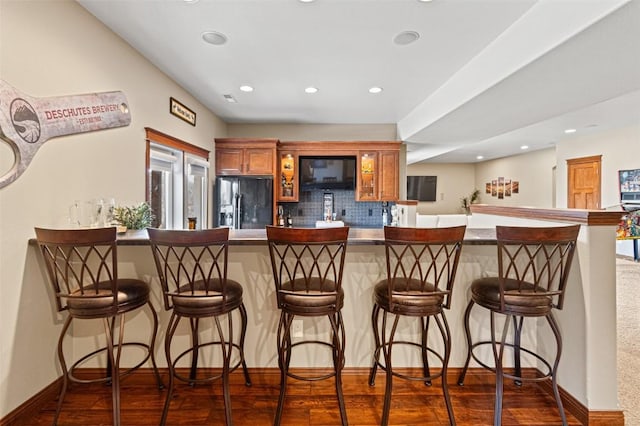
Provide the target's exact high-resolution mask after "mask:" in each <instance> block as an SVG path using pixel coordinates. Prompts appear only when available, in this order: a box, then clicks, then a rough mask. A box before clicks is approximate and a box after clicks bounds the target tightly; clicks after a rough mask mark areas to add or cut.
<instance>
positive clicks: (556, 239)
mask: <svg viewBox="0 0 640 426" xmlns="http://www.w3.org/2000/svg"><path fill="white" fill-rule="evenodd" d="M579 231H580V225H573V226H563V227H544V228H543V227H540V228H526V227H507V226H497V227H496V237H497V244H498V276H497V277H487V278H479V279H476V280H474V281H473V282H472V284H471V300H470V301H469V304H468V305H467V309H466V311H465V314H464V329H465V333H466V337H467V359H466V362H465V365H464V368H463V370H462V372H461V373H460V377H459V378H458V384H459V385H462V384H463V383H464V378H465V375H466V372H467V368H468V367H469V362H470V360H471V357H473V359H475V360H476V361H477V362H478V363H479V364H480V365H481V366H482V367H484V368H487V369H489V370H491V371H494V372H495V373H496V399H495V407H494V420H493V423H494V425H500V424H501V423H502V393H503V382H504V378H505V377H506V378H510V379H513V380H514V381H515V383H516V385H522V381H524V380H528V381H541V380H548V379H549V378H550V379H551V383H552V386H553V393H554V396H555V399H556V403H557V405H558V410H559V411H560V416H561V417H562V424H563V425H566V424H567V418H566V415H565V412H564V409H563V407H562V400H561V399H560V393H559V392H558V383H557V372H558V364H559V362H560V355H561V354H562V336H561V334H560V328H559V327H558V323H557V321H556V319H555V316H554V314H553V310H554V309H558V310H560V309H562V306H563V302H564V293H565V286H566V284H567V278H568V276H569V270H570V268H571V262H572V259H573V254H574V251H575V248H576V239H577V237H578V232H579ZM475 304H478V305H480V306H482V307H483V308H486V309H488V310H489V311H490V312H491V340H490V341H481V342H476V343H473V342H472V340H471V333H470V331H469V317H470V314H471V308H473V306H474V305H475ZM495 314H502V315H505V322H504V327H503V330H502V335H501V337H500V340H498V339H496V331H495V330H496V327H495V322H496V320H495ZM541 317H544V318H546V320H547V322H548V324H549V326H550V327H551V330H552V331H553V335H554V336H555V340H556V345H557V350H556V356H555V359H554V360H553V361H551V362H549V361H547V360H545V359H544V358H543V357H542V356H541V355H540V354H538V353H536V352H535V351H534V350H533V349H530V348H525V347H522V346H521V335H522V326H523V322H524V318H541ZM511 322H513V325H514V336H513V342H507V334H508V330H509V324H510V323H511ZM485 344H491V345H492V348H493V357H494V361H495V367H491V366H489V365H487V364H485V363H483V362H482V361H480V360H479V359H478V357H477V356H476V354H474V349H475V348H477V347H478V346H479V345H485ZM505 347H509V348H512V349H513V355H514V368H513V374H511V373H509V372H507V371H505V368H504V366H503V359H504V349H505ZM522 353H526V354H529V355H530V356H532V357H533V358H535V359H536V360H537V361H540V362H541V363H542V364H543V365H544V366H545V368H546V369H547V371H546V372H542V373H543V376H542V377H540V376H536V377H523V374H522V368H521V355H522ZM551 363H552V364H551ZM509 371H511V370H509Z"/></svg>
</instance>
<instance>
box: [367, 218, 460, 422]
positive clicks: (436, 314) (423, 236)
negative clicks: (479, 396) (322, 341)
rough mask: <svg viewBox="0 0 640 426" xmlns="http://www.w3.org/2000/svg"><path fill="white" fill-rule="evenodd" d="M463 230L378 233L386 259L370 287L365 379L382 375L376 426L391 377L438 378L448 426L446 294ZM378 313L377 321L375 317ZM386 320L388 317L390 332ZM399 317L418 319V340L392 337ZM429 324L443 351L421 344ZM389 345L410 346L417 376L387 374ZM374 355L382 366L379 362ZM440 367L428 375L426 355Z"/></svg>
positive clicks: (386, 414)
mask: <svg viewBox="0 0 640 426" xmlns="http://www.w3.org/2000/svg"><path fill="white" fill-rule="evenodd" d="M465 230H466V226H456V227H449V228H400V227H389V226H386V227H385V228H384V238H385V251H386V258H387V278H385V279H384V280H382V281H380V282H378V283H377V284H376V285H375V287H374V297H375V303H374V305H373V312H372V315H371V320H372V325H373V334H374V336H375V345H376V348H375V352H374V355H373V366H372V367H371V371H370V374H369V385H370V386H373V385H374V384H375V379H376V372H377V369H378V368H381V369H382V370H384V371H385V372H386V388H385V393H384V406H383V408H382V421H381V424H382V425H387V424H389V411H390V408H391V392H392V386H393V385H392V381H393V377H394V376H395V377H400V378H402V379H407V380H416V381H421V382H425V384H426V385H431V381H432V380H433V379H436V378H438V377H440V378H441V382H442V393H443V395H444V400H445V405H446V407H447V414H448V415H449V423H450V424H452V425H454V424H455V419H454V416H453V407H452V405H451V398H450V397H449V390H448V385H447V367H448V363H449V356H450V354H451V332H450V331H449V325H448V323H447V318H446V316H445V313H444V312H445V311H444V310H445V309H449V308H450V306H451V292H452V290H453V283H454V280H455V276H456V270H457V268H458V260H459V259H460V250H461V247H462V239H463V238H464V233H465ZM380 312H382V319H381V318H380ZM388 315H393V322H392V324H391V329H390V330H389V327H388V326H387V321H388ZM401 317H411V318H416V319H417V318H419V319H420V330H421V333H420V341H419V342H415V341H407V340H403V339H402V338H398V336H396V332H397V329H398V322H399V320H400V318H401ZM431 318H433V320H434V321H435V323H436V324H437V326H438V330H439V331H440V335H441V337H442V343H443V348H442V350H441V351H438V350H436V349H434V348H432V347H429V346H428V344H427V340H428V332H429V323H430V320H431ZM395 345H410V346H415V347H417V348H419V349H420V352H421V358H422V375H420V376H411V375H410V374H403V373H400V372H398V371H394V370H393V366H392V354H393V348H394V346H395ZM380 352H382V354H383V355H384V363H382V362H381V361H380ZM429 353H431V354H433V355H435V356H436V357H437V358H438V359H439V360H440V362H441V368H440V369H439V371H437V372H435V373H432V372H431V369H430V367H429V361H428V355H429Z"/></svg>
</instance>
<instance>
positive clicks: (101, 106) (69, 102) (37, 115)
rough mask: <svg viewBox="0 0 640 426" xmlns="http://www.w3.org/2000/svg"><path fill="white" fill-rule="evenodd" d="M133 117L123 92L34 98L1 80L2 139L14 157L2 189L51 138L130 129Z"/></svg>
mask: <svg viewBox="0 0 640 426" xmlns="http://www.w3.org/2000/svg"><path fill="white" fill-rule="evenodd" d="M129 123H131V113H130V112H129V104H128V103H127V98H126V97H125V95H124V93H122V92H103V93H90V94H85V95H72V96H60V97H49V98H33V97H31V96H28V95H26V94H24V93H22V92H20V91H18V90H17V89H15V88H13V87H12V86H11V85H9V84H8V83H7V82H5V81H4V80H0V139H1V140H2V141H4V142H6V143H8V144H9V145H10V146H11V148H12V150H13V154H14V157H15V161H14V163H13V166H12V167H11V169H9V171H8V172H7V173H5V174H4V175H3V176H1V177H0V188H2V187H5V186H7V185H9V184H10V183H11V182H13V181H15V180H16V179H17V178H18V177H20V175H22V173H24V171H25V170H26V168H27V167H28V166H29V164H30V163H31V160H32V159H33V157H34V156H35V154H36V152H37V151H38V149H40V147H41V146H42V144H44V143H45V142H46V141H47V140H49V139H51V138H55V137H58V136H66V135H73V134H76V133H84V132H94V131H96V130H102V129H110V128H114V127H123V126H128V125H129Z"/></svg>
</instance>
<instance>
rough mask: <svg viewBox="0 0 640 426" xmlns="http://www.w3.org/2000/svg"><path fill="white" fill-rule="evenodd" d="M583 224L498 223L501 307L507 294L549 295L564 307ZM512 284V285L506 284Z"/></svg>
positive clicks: (558, 304) (560, 307) (519, 295)
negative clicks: (538, 225)
mask: <svg viewBox="0 0 640 426" xmlns="http://www.w3.org/2000/svg"><path fill="white" fill-rule="evenodd" d="M579 231H580V225H572V226H560V227H540V228H528V227H510V226H496V239H497V244H498V273H499V278H500V307H501V309H502V310H504V309H505V295H507V296H517V297H524V298H527V297H529V298H533V297H538V298H539V297H540V296H546V297H549V298H550V300H551V301H552V306H553V307H555V308H557V309H562V306H563V302H564V291H565V287H566V284H567V279H568V276H569V270H570V268H571V263H572V259H573V254H574V252H575V249H576V239H577V238H578V232H579ZM507 285H508V287H509V288H508V289H505V287H506V286H507Z"/></svg>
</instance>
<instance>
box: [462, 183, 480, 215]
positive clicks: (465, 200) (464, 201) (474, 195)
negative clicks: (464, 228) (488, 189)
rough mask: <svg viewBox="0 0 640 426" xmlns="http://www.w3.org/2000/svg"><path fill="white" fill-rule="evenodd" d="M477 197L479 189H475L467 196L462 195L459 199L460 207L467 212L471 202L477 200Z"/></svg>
mask: <svg viewBox="0 0 640 426" xmlns="http://www.w3.org/2000/svg"><path fill="white" fill-rule="evenodd" d="M478 197H480V190H479V189H476V190H474V191H473V192H472V193H471V194H469V196H468V197H463V198H461V199H460V204H461V205H462V209H463V210H464V211H465V213H467V214H468V213H469V212H470V211H471V210H470V209H471V204H473V203H475V202H476V201H478Z"/></svg>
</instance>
